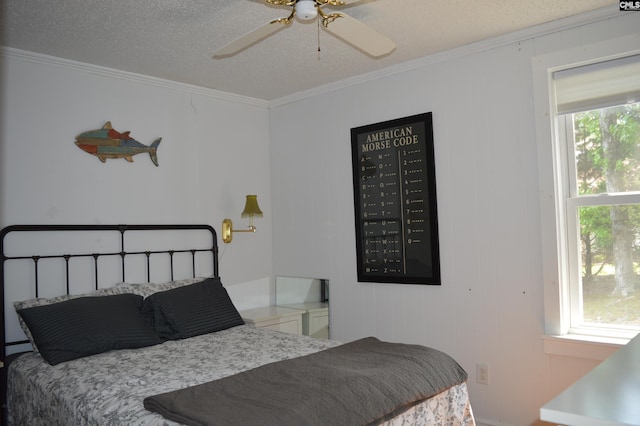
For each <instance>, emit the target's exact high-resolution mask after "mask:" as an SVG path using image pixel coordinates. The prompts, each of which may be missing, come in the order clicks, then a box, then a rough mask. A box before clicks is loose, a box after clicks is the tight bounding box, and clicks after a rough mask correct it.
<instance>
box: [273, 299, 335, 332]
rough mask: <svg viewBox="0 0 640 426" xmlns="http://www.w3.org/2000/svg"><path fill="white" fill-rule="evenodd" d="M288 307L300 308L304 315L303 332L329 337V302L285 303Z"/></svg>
mask: <svg viewBox="0 0 640 426" xmlns="http://www.w3.org/2000/svg"><path fill="white" fill-rule="evenodd" d="M283 306H285V307H287V308H293V309H300V310H302V311H303V312H304V314H303V315H302V334H304V335H305V336H311V337H315V338H316V339H328V338H329V304H328V303H322V302H309V303H295V304H291V305H283Z"/></svg>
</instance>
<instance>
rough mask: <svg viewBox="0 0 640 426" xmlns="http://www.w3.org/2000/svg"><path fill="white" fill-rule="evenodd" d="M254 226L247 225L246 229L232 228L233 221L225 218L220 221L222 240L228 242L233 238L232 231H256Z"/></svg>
mask: <svg viewBox="0 0 640 426" xmlns="http://www.w3.org/2000/svg"><path fill="white" fill-rule="evenodd" d="M256 230H257V229H256V227H255V226H253V225H249V226H248V229H233V222H231V219H225V220H223V221H222V241H223V242H225V243H230V242H231V241H232V240H233V233H234V232H256Z"/></svg>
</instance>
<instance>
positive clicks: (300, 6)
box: [296, 0, 318, 21]
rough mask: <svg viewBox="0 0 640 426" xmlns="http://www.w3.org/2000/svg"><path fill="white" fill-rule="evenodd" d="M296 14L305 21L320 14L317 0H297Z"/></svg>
mask: <svg viewBox="0 0 640 426" xmlns="http://www.w3.org/2000/svg"><path fill="white" fill-rule="evenodd" d="M296 16H298V18H300V19H302V20H303V21H310V20H311V19H314V18H315V17H316V16H318V9H317V8H316V2H315V0H298V1H297V2H296Z"/></svg>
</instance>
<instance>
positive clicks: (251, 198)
mask: <svg viewBox="0 0 640 426" xmlns="http://www.w3.org/2000/svg"><path fill="white" fill-rule="evenodd" d="M241 216H242V217H248V218H252V217H254V216H257V217H262V210H260V207H259V206H258V196H257V195H247V202H246V204H245V205H244V210H242V214H241Z"/></svg>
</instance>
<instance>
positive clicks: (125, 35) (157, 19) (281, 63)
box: [0, 0, 618, 100]
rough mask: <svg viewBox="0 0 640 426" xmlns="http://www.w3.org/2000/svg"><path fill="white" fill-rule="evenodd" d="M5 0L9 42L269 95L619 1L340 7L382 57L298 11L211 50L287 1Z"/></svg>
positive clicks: (419, 0) (396, 2)
mask: <svg viewBox="0 0 640 426" xmlns="http://www.w3.org/2000/svg"><path fill="white" fill-rule="evenodd" d="M0 2H2V9H0V13H1V14H2V19H3V22H2V29H1V30H0V31H1V33H0V41H1V42H2V43H1V44H2V45H4V46H8V47H12V48H17V49H23V50H27V51H31V52H36V53H42V54H46V55H52V56H56V57H60V58H64V59H69V60H75V61H80V62H84V63H89V64H95V65H100V66H104V67H109V68H114V69H118V70H124V71H129V72H134V73H140V74H145V75H150V76H154V77H160V78H165V79H169V80H174V81H178V82H183V83H189V84H194V85H197V86H202V87H206V88H211V89H216V90H221V91H224V92H229V93H233V94H237V95H244V96H250V97H253V98H258V99H264V100H273V99H277V98H281V97H284V96H287V95H291V94H294V93H296V92H300V91H304V90H308V89H311V88H315V87H318V86H322V85H325V84H329V83H332V82H334V81H336V80H342V79H345V78H349V77H354V76H357V75H360V74H365V73H368V72H371V71H375V70H380V69H383V68H387V67H390V66H394V65H397V64H401V63H404V62H407V61H411V60H414V59H417V58H421V57H424V56H428V55H431V54H434V53H437V52H441V51H444V50H448V49H452V48H456V47H460V46H463V45H467V44H470V43H473V42H476V41H480V40H484V39H488V38H491V37H495V36H499V35H503V34H507V33H510V32H513V31H517V30H521V29H524V28H528V27H531V26H534V25H538V24H542V23H547V22H550V21H554V20H558V19H561V18H566V17H570V16H573V15H577V14H582V13H585V12H590V11H594V10H597V9H601V8H604V7H606V8H607V9H609V10H617V8H618V1H611V0H564V1H558V0H530V1H521V0H473V1H469V0H466V1H462V0H377V1H375V0H361V1H357V2H355V3H354V4H351V5H349V6H347V7H346V8H343V9H341V10H342V11H344V12H345V13H347V14H348V15H350V16H351V17H353V18H356V19H358V20H360V21H362V22H363V23H365V24H366V25H368V26H370V27H372V28H373V29H375V30H376V31H378V32H380V33H382V34H384V35H386V36H388V37H390V38H391V39H392V40H394V41H395V42H396V44H397V48H396V50H395V51H393V52H392V53H391V54H390V55H388V56H386V57H383V58H379V59H372V58H371V57H369V56H367V55H365V54H364V53H362V52H360V51H359V50H356V49H354V48H352V47H351V46H349V45H347V44H345V43H343V42H342V41H340V40H338V39H336V38H335V37H334V36H332V35H331V34H329V33H327V32H325V31H324V30H322V29H319V28H318V25H317V24H316V22H312V23H304V22H301V21H296V22H294V23H293V25H292V26H290V27H288V28H286V29H284V30H282V31H279V32H278V33H276V34H275V35H272V36H271V37H269V38H267V39H265V40H263V41H261V42H259V43H257V44H255V45H254V46H252V47H250V48H248V49H246V50H244V51H242V52H240V53H238V54H237V55H235V56H231V57H226V58H221V59H212V57H211V55H212V53H213V52H214V51H215V50H216V49H218V48H220V47H221V46H223V45H225V44H227V43H228V42H230V41H232V40H234V39H236V38H238V37H239V36H241V35H243V34H245V33H247V32H249V31H251V30H253V29H254V28H256V27H258V26H260V25H262V24H264V23H266V22H268V21H270V20H272V19H275V18H280V17H284V16H287V15H288V14H289V8H286V7H282V6H280V7H277V6H271V5H267V4H265V3H264V2H263V1H261V0H135V1H122V0H0ZM326 10H327V11H329V10H338V9H337V8H335V9H331V8H328V7H327V8H326ZM318 43H319V44H320V52H318Z"/></svg>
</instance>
